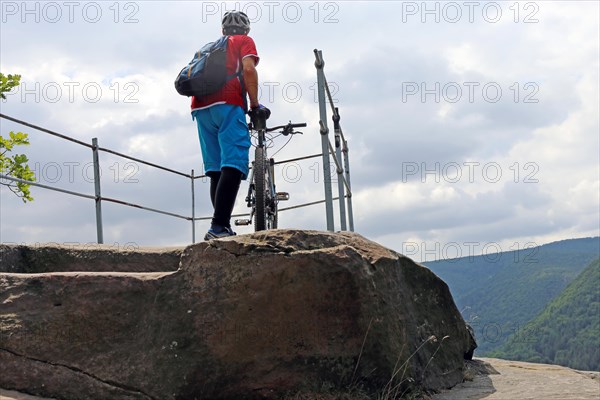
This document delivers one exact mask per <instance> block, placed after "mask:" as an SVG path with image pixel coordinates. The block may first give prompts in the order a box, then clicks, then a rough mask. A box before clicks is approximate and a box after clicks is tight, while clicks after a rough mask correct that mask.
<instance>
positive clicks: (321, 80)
mask: <svg viewBox="0 0 600 400" xmlns="http://www.w3.org/2000/svg"><path fill="white" fill-rule="evenodd" d="M315 55H316V57H317V61H316V62H315V66H316V67H317V80H318V87H319V88H318V90H319V110H320V117H321V119H320V121H319V125H320V133H321V140H322V153H319V154H313V155H309V156H304V157H297V158H292V159H287V160H283V161H277V162H275V164H285V163H290V162H295V161H300V160H306V159H310V158H316V157H322V159H323V176H324V182H325V199H324V200H318V201H312V202H308V203H303V204H298V205H294V206H290V207H285V208H280V209H279V211H289V210H295V209H298V208H302V207H308V206H312V205H316V204H322V203H325V208H326V215H327V229H328V230H330V231H333V230H334V224H333V220H334V218H333V201H339V204H340V224H341V230H347V228H346V215H348V221H349V226H350V230H351V231H354V222H353V216H352V191H351V188H350V171H349V159H348V143H347V141H346V140H345V138H344V135H343V133H342V129H341V127H340V124H339V121H340V116H339V112H338V109H337V107H334V106H333V100H332V97H331V93H330V91H329V88H328V87H327V81H326V80H325V75H324V73H323V66H324V62H323V58H322V55H321V52H320V51H317V50H315ZM325 93H327V96H328V99H329V103H330V104H331V107H332V109H333V123H334V132H335V149H334V147H333V146H332V145H331V142H330V141H329V137H328V133H329V130H328V128H327V123H326V120H327V110H326V108H325ZM0 118H3V119H6V120H8V121H12V122H14V123H17V124H20V125H23V126H26V127H29V128H32V129H35V130H37V131H40V132H44V133H47V134H49V135H52V136H55V137H58V138H60V139H63V140H67V141H70V142H73V143H76V144H78V145H81V146H84V147H87V148H90V149H91V150H92V160H93V167H94V194H93V195H91V194H86V193H81V192H76V191H72V190H66V189H62V188H58V187H54V186H49V185H44V184H41V183H38V182H34V181H27V180H23V179H19V178H15V177H12V176H8V175H5V174H3V173H0V179H6V180H9V181H13V182H18V183H24V184H28V185H31V186H35V187H39V188H43V189H47V190H52V191H56V192H61V193H65V194H68V195H72V196H78V197H83V198H86V199H92V200H94V202H95V207H96V236H97V241H98V243H104V230H103V223H102V202H103V201H106V202H111V203H115V204H120V205H124V206H128V207H133V208H138V209H142V210H146V211H151V212H154V213H158V214H163V215H167V216H171V217H175V218H180V219H183V220H186V221H190V222H191V225H192V243H195V242H196V221H204V220H209V219H211V218H212V216H205V217H196V207H195V184H194V182H195V180H196V179H200V178H205V177H206V175H195V174H194V170H193V169H192V170H191V172H190V173H189V174H187V173H185V172H181V171H177V170H174V169H171V168H167V167H164V166H162V165H158V164H155V163H152V162H148V161H145V160H142V159H140V158H136V157H132V156H130V155H127V154H123V153H120V152H117V151H114V150H111V149H108V148H104V147H101V146H100V145H99V144H98V139H97V138H93V139H92V143H91V144H89V143H86V142H83V141H81V140H78V139H75V138H72V137H69V136H67V135H63V134H61V133H58V132H54V131H52V130H49V129H46V128H43V127H40V126H37V125H34V124H31V123H29V122H26V121H22V120H19V119H17V118H13V117H10V116H8V115H5V114H2V113H0ZM100 152H105V153H109V154H112V155H116V156H118V157H122V158H125V159H128V160H131V161H135V162H138V163H141V164H144V165H147V166H149V167H153V168H157V169H160V170H163V171H166V172H169V173H172V174H175V175H179V176H182V177H185V178H187V179H190V187H191V202H192V204H191V216H186V215H181V214H176V213H173V212H169V211H165V210H159V209H156V208H151V207H146V206H143V205H140V204H135V203H130V202H127V201H124V200H121V199H115V198H111V197H107V196H102V194H101V179H100V157H99V153H100ZM330 155H331V156H332V157H333V160H334V163H335V166H336V172H337V175H338V192H339V195H338V196H337V197H335V198H334V197H333V194H332V191H331V183H332V179H331V170H330V161H329V156H330ZM342 155H343V163H342ZM346 191H347V192H346ZM344 199H346V204H347V207H348V211H347V212H346V207H345V203H344ZM248 215H249V214H248V213H243V214H235V215H232V217H244V216H248Z"/></svg>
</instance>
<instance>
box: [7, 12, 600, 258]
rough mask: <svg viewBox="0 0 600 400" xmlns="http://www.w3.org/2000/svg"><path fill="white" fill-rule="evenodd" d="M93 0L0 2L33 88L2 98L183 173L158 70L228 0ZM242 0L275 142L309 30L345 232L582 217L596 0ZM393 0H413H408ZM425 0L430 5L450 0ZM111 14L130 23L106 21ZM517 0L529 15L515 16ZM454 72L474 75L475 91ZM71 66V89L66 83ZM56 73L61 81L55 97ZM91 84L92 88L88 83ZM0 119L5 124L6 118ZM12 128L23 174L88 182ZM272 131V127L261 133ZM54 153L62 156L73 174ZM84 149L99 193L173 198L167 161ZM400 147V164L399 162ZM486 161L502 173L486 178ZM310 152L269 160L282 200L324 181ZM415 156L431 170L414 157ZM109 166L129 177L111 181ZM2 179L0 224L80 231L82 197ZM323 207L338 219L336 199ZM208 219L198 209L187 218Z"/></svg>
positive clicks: (150, 234)
mask: <svg viewBox="0 0 600 400" xmlns="http://www.w3.org/2000/svg"><path fill="white" fill-rule="evenodd" d="M3 4H4V3H3ZM15 4H17V6H19V7H20V4H21V3H15ZM40 4H41V3H40ZM99 4H101V7H103V8H102V11H103V14H102V15H103V17H102V20H100V21H99V22H98V23H89V22H88V21H86V20H85V18H83V16H82V15H81V13H79V14H77V13H76V14H75V15H74V18H75V21H73V22H72V23H71V22H69V21H68V20H66V19H65V18H66V16H67V15H68V14H64V18H63V19H62V20H60V21H58V22H56V23H49V22H47V21H45V20H44V15H41V17H42V18H41V21H40V22H39V23H35V21H33V19H32V18H33V17H32V16H31V15H30V16H28V17H27V18H26V19H25V22H21V19H22V18H21V17H22V16H21V15H19V14H17V15H15V16H13V15H4V17H5V18H6V22H3V23H2V26H1V28H0V29H1V32H0V33H1V35H0V44H1V47H2V51H1V58H0V67H1V70H2V72H4V73H9V72H10V73H21V74H22V75H23V81H24V83H25V84H26V85H27V88H28V89H31V88H34V93H30V94H26V95H24V94H23V93H16V94H14V95H12V96H9V101H8V102H3V103H2V104H1V106H2V112H3V113H6V114H8V115H11V116H15V117H17V118H22V119H25V120H27V121H29V122H32V123H34V124H38V125H41V126H44V127H46V128H49V129H53V130H56V131H59V132H61V133H65V134H67V135H70V136H74V137H76V138H78V139H80V140H82V141H84V142H86V143H89V142H90V141H91V138H92V137H98V139H99V141H100V144H101V146H104V147H108V148H111V149H114V150H116V151H120V152H124V153H128V154H131V155H133V156H135V157H141V158H142V159H145V160H148V161H151V162H155V163H159V164H162V165H165V166H167V167H169V168H174V169H176V170H179V171H185V172H186V173H187V172H189V171H190V170H191V169H192V168H194V169H195V171H196V173H197V174H198V173H200V171H201V157H200V151H199V144H198V138H197V132H196V125H195V123H194V122H193V121H192V120H191V118H190V115H189V99H186V98H184V97H181V96H179V95H177V93H176V92H175V91H174V89H173V80H174V78H175V75H176V73H177V72H178V70H179V69H180V68H181V67H182V66H183V65H185V64H186V63H187V62H188V61H189V59H190V57H191V55H192V53H193V52H194V51H195V50H196V49H197V48H198V47H200V46H201V45H202V44H204V42H207V41H210V40H214V39H215V38H216V36H218V35H219V33H220V32H219V31H220V29H219V26H218V25H219V13H220V12H222V11H223V10H224V9H225V8H231V7H234V6H236V4H234V3H227V4H223V3H217V2H215V3H210V2H196V3H193V2H192V3H190V2H137V3H131V4H135V6H134V7H133V8H131V7H130V8H128V9H125V8H123V7H124V4H125V3H119V5H120V6H122V7H121V8H120V9H119V14H118V16H117V15H115V14H114V12H115V10H114V9H110V8H109V6H110V5H111V4H112V3H99ZM127 4H129V3H127ZM247 4H249V3H240V4H238V5H237V6H238V7H248V6H247ZM256 4H258V5H259V7H260V8H261V11H262V14H261V15H260V17H258V16H257V18H256V19H257V20H256V21H255V23H254V24H253V28H252V33H251V35H252V36H253V37H254V39H255V41H256V43H257V47H258V51H259V54H260V55H261V63H260V65H259V67H258V72H259V77H260V80H261V82H263V85H262V86H261V89H262V98H261V101H262V102H263V103H264V104H267V105H268V106H269V107H270V108H271V109H272V110H273V119H272V121H273V123H280V122H286V121H288V120H292V121H295V122H307V123H308V124H309V126H308V127H307V128H306V129H305V130H304V135H302V136H297V137H294V139H293V140H292V141H291V142H290V144H289V145H287V147H285V148H284V149H283V150H282V151H281V152H280V153H278V154H277V159H279V160H281V159H286V158H293V157H298V156H301V155H305V154H315V153H318V152H320V151H321V143H320V134H319V131H318V120H319V112H318V105H317V104H316V103H315V100H314V97H315V87H314V86H313V85H314V82H315V80H316V71H315V68H314V65H313V63H314V56H313V53H312V50H313V49H314V48H319V49H322V50H323V54H324V58H325V62H326V64H325V71H326V75H327V78H328V80H329V82H332V83H335V84H336V85H337V86H336V90H335V93H334V97H335V98H336V100H338V103H337V105H339V107H340V112H341V115H342V127H343V129H344V133H345V135H346V137H347V138H348V139H349V146H350V158H351V167H352V170H351V171H352V185H353V188H354V190H355V193H354V197H353V200H354V212H355V225H356V229H357V231H359V232H360V233H363V234H365V235H366V236H368V237H370V238H373V239H376V240H378V241H381V242H382V243H383V244H385V245H388V246H390V247H393V248H395V249H396V250H399V251H402V249H403V247H405V246H404V245H403V243H413V242H414V243H428V244H432V243H439V244H440V245H441V247H440V248H441V249H442V248H443V244H444V243H452V242H461V243H462V242H468V241H478V242H481V243H487V242H494V243H500V244H501V245H502V246H510V245H512V244H514V243H515V242H518V243H527V242H531V241H533V242H536V243H538V244H541V243H544V242H547V241H550V240H556V239H564V238H567V237H574V236H583V235H590V234H596V235H597V234H598V230H597V226H598V220H599V213H598V208H599V207H598V205H599V199H598V186H599V183H598V182H599V179H598V178H599V171H598V169H599V165H600V160H599V158H598V152H597V150H598V148H599V147H600V145H599V135H598V131H599V111H598V109H599V107H600V105H599V104H598V87H599V78H598V69H599V61H598V60H599V39H598V14H599V12H598V11H599V10H598V7H599V6H598V3H597V2H582V1H578V2H564V1H559V2H517V3H515V2H502V3H498V4H500V5H501V7H502V16H501V18H500V20H499V21H498V22H494V23H493V22H489V21H486V20H485V18H483V17H482V14H481V7H480V8H478V9H477V10H476V13H475V14H474V15H473V17H474V21H473V22H469V21H468V19H467V16H468V10H467V9H466V8H463V9H462V10H461V11H462V19H461V20H460V21H458V22H455V23H453V22H449V21H448V19H449V14H448V15H444V14H440V15H438V17H439V18H438V20H439V22H437V23H436V22H435V15H431V14H429V15H425V16H423V14H422V11H423V10H421V9H418V10H417V11H416V13H414V14H411V13H410V12H408V11H409V10H408V9H407V8H406V7H407V5H408V4H409V2H334V3H331V2H330V3H323V2H320V3H308V2H307V3H297V4H298V5H299V6H300V7H301V11H302V13H301V16H300V18H299V20H298V21H297V22H291V21H292V20H293V19H294V18H296V17H295V16H294V15H296V14H293V13H292V11H295V9H292V7H296V5H294V4H296V3H294V4H292V3H289V4H291V5H289V6H286V3H281V4H280V5H279V6H278V7H276V8H275V9H273V10H271V11H273V13H272V14H269V9H268V7H267V5H266V3H264V4H263V3H256ZM410 4H413V5H416V6H417V7H418V8H420V7H421V6H422V4H424V3H421V2H414V3H412V2H410ZM435 4H437V6H438V7H439V9H440V12H442V11H443V9H444V7H447V4H448V3H443V2H439V3H435ZM435 4H434V3H428V7H434V6H435ZM457 4H459V6H460V4H461V3H457ZM212 6H215V7H217V9H216V10H213V9H212V8H210V7H212ZM481 6H482V7H483V5H481ZM40 7H41V5H40ZM136 7H137V8H136ZM511 7H512V8H511ZM515 7H516V8H515ZM536 7H537V8H536ZM284 9H286V10H287V11H284ZM516 9H518V10H519V15H518V18H517V22H515V18H516V17H517V16H516V14H515V10H516ZM80 11H81V10H79V11H78V12H80ZM251 11H252V10H251ZM215 12H216V13H215ZM286 12H287V14H286ZM127 16H129V17H131V18H133V19H135V20H137V22H135V23H130V24H126V23H124V19H125V18H126V17H127ZM527 16H529V17H530V20H532V19H537V22H534V23H524V19H525V18H526V17H527ZM46 17H47V16H46ZM88 17H89V16H88ZM115 17H118V18H116V21H117V22H115ZM131 18H130V19H131ZM422 18H425V20H426V22H425V23H423V22H422ZM325 20H328V23H325ZM315 21H316V22H315ZM12 38H19V40H13V39H12ZM70 82H75V83H77V86H73V84H71V83H70ZM265 82H270V83H269V85H270V86H265V84H264V83H265ZM436 82H437V83H439V85H440V91H438V93H429V94H425V95H424V94H423V92H422V89H427V90H430V91H431V90H432V89H433V90H434V91H435V87H436V86H435V84H436ZM465 82H475V83H477V84H478V86H477V87H476V90H475V91H474V92H473V93H474V96H475V97H474V99H473V101H469V98H468V95H469V92H468V90H469V88H468V87H467V86H466V85H465ZM486 83H494V84H496V85H498V86H499V87H500V88H501V90H502V97H501V99H500V100H499V101H498V102H492V101H489V99H486V98H485V97H484V96H482V90H481V89H482V87H484V85H485V84H486ZM36 84H37V85H38V86H39V90H37V91H36V90H35V85H36ZM86 84H88V86H87V90H89V92H84V91H83V87H84V86H85V85H86ZM407 84H416V85H417V86H416V87H417V88H418V89H419V92H418V93H416V94H414V95H411V96H407V94H406V92H405V89H406V85H407ZM447 84H450V86H452V85H454V86H456V85H458V86H459V87H460V88H461V89H462V96H461V97H460V98H459V99H458V101H456V102H453V101H449V100H448V96H449V95H451V94H452V92H441V91H442V90H443V88H444V87H445V86H444V85H447ZM515 84H516V85H515ZM69 85H71V86H69ZM526 85H529V86H526ZM450 86H446V88H450ZM56 87H59V88H60V89H61V90H62V97H61V98H60V99H59V101H55V102H53V101H51V100H52V95H53V93H54V92H52V90H54V89H56ZM71 88H72V89H73V90H74V91H73V93H70V92H69V90H70V89H71ZM96 88H100V90H101V93H102V95H101V96H100V98H99V99H98V100H97V101H94V100H96V99H95V98H93V94H94V93H93V91H94V89H96ZM284 88H287V89H288V90H290V91H288V92H286V91H285V90H284ZM298 88H300V91H299V92H298V91H297V89H298ZM292 89H293V90H292ZM296 93H299V94H300V95H299V96H295V94H296ZM71 95H72V97H73V98H72V99H71V98H70V96H71ZM292 95H294V96H292ZM35 96H38V97H39V99H37V101H36V99H35ZM436 96H437V97H439V100H437V101H436ZM291 97H293V98H291ZM526 99H529V100H537V102H534V103H527V102H525V101H524V100H526ZM0 122H1V123H2V125H1V126H2V133H3V134H4V133H5V132H6V131H7V130H10V129H19V127H18V126H16V125H14V124H12V123H8V122H6V121H4V120H2V121H0ZM330 125H331V123H330ZM23 130H25V131H27V132H29V133H30V137H31V139H32V146H30V148H28V149H26V150H24V152H25V153H26V154H28V156H29V157H30V159H31V160H32V162H34V163H40V168H41V172H44V170H43V168H44V167H46V169H47V170H46V171H45V172H47V174H44V173H42V174H41V176H40V178H42V180H45V181H46V182H45V183H49V182H47V181H48V180H49V179H48V178H51V177H49V176H47V175H48V173H49V172H50V168H49V166H53V165H54V164H51V163H57V164H58V165H59V166H60V168H61V172H62V177H61V179H60V180H59V181H58V182H57V183H56V184H57V185H62V186H61V187H65V188H68V189H70V190H78V191H82V192H85V193H92V192H93V186H92V185H91V184H90V182H89V181H88V180H86V179H85V177H84V175H83V174H84V173H85V171H84V170H83V168H84V166H85V165H86V163H89V162H90V161H91V152H90V151H89V149H85V148H79V147H77V146H76V145H73V144H65V143H63V142H61V141H60V140H58V139H55V138H51V137H48V136H46V135H45V134H42V133H39V132H36V131H33V130H28V129H23ZM280 139H281V138H280ZM283 143H285V140H283V141H282V140H279V139H278V141H277V143H276V148H278V147H280V146H281V145H283ZM65 161H66V162H72V163H79V165H77V166H75V167H73V168H74V170H73V171H71V172H74V173H75V175H76V179H74V180H72V181H70V180H68V179H67V175H68V172H69V171H68V170H67V167H66V166H65V165H64V164H63V163H64V162H65ZM101 162H102V163H104V164H103V172H104V175H103V191H104V192H103V193H109V194H110V195H111V196H114V197H119V196H122V197H123V198H124V199H126V200H127V201H131V202H136V203H141V204H146V205H149V206H151V207H156V208H159V209H164V210H169V211H172V212H177V213H182V214H186V215H187V214H189V213H190V212H191V210H190V204H191V199H190V197H189V191H190V188H189V181H188V180H186V179H185V178H182V177H176V176H173V175H170V174H168V173H165V172H161V171H157V170H155V169H152V168H149V167H145V166H142V165H138V166H137V167H136V168H138V169H137V170H135V171H134V170H132V169H129V170H127V169H126V168H125V163H126V160H123V159H119V158H117V157H112V156H109V155H107V154H104V153H102V154H101ZM415 165H416V167H417V168H418V170H417V172H416V173H415V174H412V175H411V174H407V172H409V170H407V168H408V167H411V168H412V167H414V166H415ZM469 165H470V166H472V168H473V170H469V168H470V167H469ZM455 166H459V167H460V168H461V175H460V178H459V179H456V178H457V176H456V175H452V171H454V170H455V169H453V168H455ZM496 166H497V167H498V168H499V170H500V172H501V174H502V175H501V177H500V178H499V179H498V180H497V181H496V180H495V179H494V176H493V173H494V172H495V169H494V168H496ZM319 167H320V159H311V160H306V161H302V162H298V164H297V165H295V166H293V167H291V168H297V170H296V169H295V170H294V171H292V170H288V171H287V172H288V173H291V172H298V171H299V172H300V177H299V178H298V179H296V178H295V177H293V176H291V175H290V176H287V177H285V176H284V175H283V172H285V171H284V170H283V168H281V167H278V168H279V169H278V171H279V173H281V174H282V175H278V186H279V187H280V188H281V189H280V190H286V191H289V192H290V193H291V195H292V199H291V200H290V202H289V204H282V206H288V205H295V204H299V203H302V202H307V201H316V200H320V199H322V198H323V181H322V176H321V175H320V174H321V173H320V172H319ZM111 168H112V169H111ZM485 168H488V169H485ZM423 170H429V171H432V170H433V171H434V172H429V173H427V172H425V174H424V175H423V174H422V173H423ZM117 171H118V174H117V175H115V174H116V173H117ZM132 171H133V172H135V174H134V175H132V176H128V175H127V174H128V173H130V174H131V173H132ZM471 172H472V173H473V175H472V176H471V175H470V173H471ZM115 177H116V178H119V179H115ZM125 177H129V178H131V177H134V178H135V179H137V182H136V183H128V184H126V183H124V182H123V180H124V179H123V178H125ZM526 179H530V180H531V182H525V180H526ZM535 180H537V182H535ZM196 186H197V190H198V193H197V195H196V205H197V209H196V215H209V214H210V212H211V209H210V205H209V204H208V197H207V196H208V195H207V188H206V184H204V185H202V184H201V183H200V182H197V185H196ZM246 188H247V186H245V184H243V185H242V188H241V190H240V195H239V197H238V202H237V204H236V209H235V212H244V211H246V210H247V208H246V207H245V204H244V201H243V197H244V196H245V190H246ZM336 191H337V187H334V193H336ZM0 196H1V200H2V205H1V208H0V214H1V217H2V223H1V226H0V234H1V235H2V240H4V241H18V242H20V241H69V240H71V241H72V240H80V241H93V240H94V239H95V227H94V211H93V202H92V201H89V200H84V199H74V198H70V197H69V196H66V195H63V194H56V193H52V192H46V191H43V190H42V189H35V191H34V196H35V197H36V201H35V202H34V203H32V204H28V205H26V206H24V205H22V204H20V202H19V201H18V200H17V199H16V198H13V197H14V196H12V195H11V194H10V193H9V192H7V191H6V190H4V189H2V191H1V192H0ZM334 208H335V218H336V223H337V226H338V227H339V223H338V219H339V217H338V215H337V213H338V210H337V204H335V207H334ZM104 217H105V236H106V240H107V242H111V241H133V242H139V243H140V244H147V245H152V244H183V243H186V242H188V241H189V240H190V235H191V234H190V230H191V229H190V226H189V225H190V224H189V222H187V221H182V220H175V219H170V218H169V217H165V216H160V215H157V214H148V213H145V212H141V211H139V210H135V209H131V208H124V207H123V206H117V205H106V206H105V213H104ZM590 221H591V222H590ZM594 224H595V225H594ZM281 225H282V226H286V227H302V228H312V229H324V228H325V217H324V206H323V205H319V206H313V207H309V208H304V209H300V210H293V211H288V212H285V213H282V216H281ZM206 227H207V223H206V222H201V223H198V230H199V231H200V232H201V231H202V230H203V229H205V228H206ZM249 231H251V228H240V229H239V232H240V233H245V232H249ZM197 236H201V235H200V233H198V235H197ZM507 249H508V248H507ZM409 250H410V249H409ZM416 257H417V258H419V257H420V255H417V256H416Z"/></svg>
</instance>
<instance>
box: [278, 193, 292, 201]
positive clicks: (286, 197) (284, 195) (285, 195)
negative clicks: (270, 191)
mask: <svg viewBox="0 0 600 400" xmlns="http://www.w3.org/2000/svg"><path fill="white" fill-rule="evenodd" d="M289 199H290V194H289V193H288V192H277V200H279V201H283V200H289Z"/></svg>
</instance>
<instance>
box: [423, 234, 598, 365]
mask: <svg viewBox="0 0 600 400" xmlns="http://www.w3.org/2000/svg"><path fill="white" fill-rule="evenodd" d="M598 257H600V237H594V238H581V239H569V240H562V241H559V242H553V243H549V244H546V245H542V246H537V247H533V248H528V249H524V250H523V249H522V250H520V251H510V252H503V253H499V254H497V255H487V256H473V257H463V258H457V259H452V260H442V261H435V262H427V263H424V264H425V265H426V266H427V267H428V268H430V269H431V270H432V271H433V272H435V273H436V274H437V275H438V276H440V277H441V278H442V279H443V280H444V281H446V283H447V284H448V286H449V287H450V290H451V292H452V295H453V297H454V300H455V302H456V304H457V306H458V308H459V310H461V311H462V313H463V316H464V318H465V320H466V321H467V322H469V323H470V324H471V325H472V326H473V328H474V329H475V335H476V338H477V343H478V345H479V348H478V349H477V350H476V355H479V356H483V355H488V354H489V353H488V352H489V351H491V350H494V349H498V348H499V347H500V346H502V345H503V344H504V343H505V342H506V340H507V339H508V337H509V336H510V335H511V334H513V333H517V332H520V331H521V330H522V329H523V327H524V325H525V324H527V323H528V322H529V321H531V320H532V319H533V318H534V317H536V316H537V315H538V314H539V313H540V312H542V311H543V310H544V308H545V307H546V306H547V305H548V304H549V303H550V301H552V300H553V299H554V298H556V297H557V296H558V295H559V294H560V293H561V292H562V291H563V290H564V289H565V288H566V287H567V285H568V284H569V283H571V282H572V281H573V280H574V279H575V278H576V277H577V276H578V275H579V273H580V272H581V271H583V270H584V269H585V268H586V266H588V265H589V264H590V263H591V262H592V261H594V260H596V259H597V258H598Z"/></svg>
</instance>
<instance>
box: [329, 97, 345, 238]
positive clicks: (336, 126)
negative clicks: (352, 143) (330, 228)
mask: <svg viewBox="0 0 600 400" xmlns="http://www.w3.org/2000/svg"><path fill="white" fill-rule="evenodd" d="M331 118H332V119H333V131H334V133H335V157H336V158H337V163H336V165H339V166H340V167H341V166H342V165H343V164H342V146H341V141H342V138H341V135H340V129H341V128H340V112H339V110H338V108H337V107H335V114H333V115H332V116H331ZM336 172H337V181H338V196H339V199H340V200H339V203H340V229H341V230H342V231H345V230H347V228H346V202H345V201H344V199H345V191H344V171H343V170H342V169H341V168H338V167H336Z"/></svg>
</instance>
